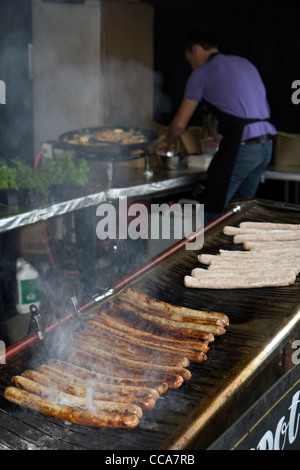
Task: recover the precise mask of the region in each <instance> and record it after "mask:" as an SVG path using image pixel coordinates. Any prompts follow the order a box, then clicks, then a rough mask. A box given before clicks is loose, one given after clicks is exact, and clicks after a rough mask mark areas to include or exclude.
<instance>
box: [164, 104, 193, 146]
mask: <svg viewBox="0 0 300 470" xmlns="http://www.w3.org/2000/svg"><path fill="white" fill-rule="evenodd" d="M198 104H199V101H197V100H192V99H190V98H184V99H183V100H182V102H181V105H180V107H179V109H178V111H177V113H176V115H175V116H174V118H173V120H172V122H171V124H170V128H169V132H168V134H167V136H166V139H165V141H164V142H162V143H161V144H160V145H159V146H158V148H157V150H160V151H166V150H170V149H171V148H173V147H174V145H175V143H176V140H177V139H179V137H180V136H181V135H182V134H183V132H184V131H185V129H186V127H187V125H188V123H189V120H190V119H191V117H192V115H193V113H194V112H195V110H196V108H197V106H198Z"/></svg>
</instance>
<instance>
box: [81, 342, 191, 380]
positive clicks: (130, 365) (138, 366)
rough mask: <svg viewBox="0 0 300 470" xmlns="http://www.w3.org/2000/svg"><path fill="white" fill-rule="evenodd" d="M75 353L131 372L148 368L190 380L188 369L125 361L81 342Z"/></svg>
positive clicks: (125, 359)
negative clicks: (86, 354) (80, 353)
mask: <svg viewBox="0 0 300 470" xmlns="http://www.w3.org/2000/svg"><path fill="white" fill-rule="evenodd" d="M74 349H75V350H76V351H77V350H80V351H85V352H87V353H88V354H90V355H91V356H93V357H95V358H97V361H98V362H104V363H105V362H109V363H110V364H112V365H114V364H115V365H117V366H118V367H124V368H126V369H129V370H132V369H135V370H136V371H148V370H149V368H150V370H151V371H153V372H155V371H157V372H159V373H166V374H170V375H181V376H182V378H183V379H184V380H189V379H190V378H191V373H190V371H189V370H188V369H186V368H184V367H176V366H166V365H160V364H151V363H150V364H149V363H148V362H142V361H139V360H138V359H137V360H132V359H127V358H124V357H122V356H119V355H116V354H115V353H113V354H111V353H109V352H108V351H104V350H103V349H101V350H100V349H99V348H95V347H94V346H91V345H89V344H86V343H85V342H83V341H78V342H77V345H76V347H75V348H74Z"/></svg>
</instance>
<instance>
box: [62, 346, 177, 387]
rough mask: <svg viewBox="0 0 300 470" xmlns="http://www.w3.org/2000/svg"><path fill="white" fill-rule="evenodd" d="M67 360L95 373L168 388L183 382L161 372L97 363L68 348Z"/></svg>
mask: <svg viewBox="0 0 300 470" xmlns="http://www.w3.org/2000/svg"><path fill="white" fill-rule="evenodd" d="M68 356H69V357H68V360H70V362H72V363H75V364H77V365H80V366H84V367H87V368H89V369H91V370H93V371H95V372H105V373H107V372H108V371H109V373H110V374H111V375H115V376H117V377H120V376H123V377H132V378H136V379H141V378H144V379H147V380H153V379H154V380H161V381H162V382H166V383H167V384H168V387H170V388H178V387H180V385H182V383H183V382H184V379H183V378H182V376H181V375H171V374H167V373H163V372H160V373H159V372H158V371H155V372H154V371H153V370H151V369H149V370H146V369H145V370H139V371H138V370H137V369H128V368H124V367H123V366H117V365H116V364H111V363H110V362H109V361H108V362H107V361H106V362H105V361H99V360H97V359H95V357H93V356H91V355H90V354H88V353H87V352H85V351H79V350H78V349H76V350H75V349H72V348H70V351H69V355H68Z"/></svg>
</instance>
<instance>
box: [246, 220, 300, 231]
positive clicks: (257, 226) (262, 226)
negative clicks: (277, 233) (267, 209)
mask: <svg viewBox="0 0 300 470" xmlns="http://www.w3.org/2000/svg"><path fill="white" fill-rule="evenodd" d="M240 228H241V229H243V230H249V229H253V230H300V224H285V223H278V222H252V221H249V222H241V223H240Z"/></svg>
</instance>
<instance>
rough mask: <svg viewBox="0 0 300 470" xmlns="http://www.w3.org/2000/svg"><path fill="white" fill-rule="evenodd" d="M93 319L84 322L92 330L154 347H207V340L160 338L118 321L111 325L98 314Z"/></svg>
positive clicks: (182, 350)
mask: <svg viewBox="0 0 300 470" xmlns="http://www.w3.org/2000/svg"><path fill="white" fill-rule="evenodd" d="M93 318H94V320H89V321H87V323H86V326H87V327H89V328H91V330H92V331H93V332H96V333H97V332H98V333H102V332H103V331H104V332H107V333H108V334H110V335H112V336H117V337H121V338H125V339H127V340H130V341H131V342H134V343H135V344H141V345H143V344H147V345H149V347H151V346H152V345H155V346H156V347H159V348H161V349H162V350H164V349H170V348H171V349H172V350H174V348H175V350H176V352H178V351H181V352H182V353H184V354H186V355H187V354H188V351H190V350H191V351H196V352H203V353H206V352H207V351H208V349H209V346H208V342H207V341H192V340H188V339H187V340H180V339H174V338H167V337H164V338H162V337H161V336H159V335H155V334H152V333H149V332H147V331H141V330H139V329H137V328H131V327H129V326H127V325H123V324H121V323H118V324H117V325H116V327H114V328H113V327H112V326H110V325H109V324H108V322H107V318H105V317H104V318H103V317H101V316H100V315H99V316H94V317H93ZM187 357H188V358H189V356H188V355H187Z"/></svg>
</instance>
